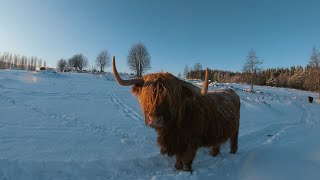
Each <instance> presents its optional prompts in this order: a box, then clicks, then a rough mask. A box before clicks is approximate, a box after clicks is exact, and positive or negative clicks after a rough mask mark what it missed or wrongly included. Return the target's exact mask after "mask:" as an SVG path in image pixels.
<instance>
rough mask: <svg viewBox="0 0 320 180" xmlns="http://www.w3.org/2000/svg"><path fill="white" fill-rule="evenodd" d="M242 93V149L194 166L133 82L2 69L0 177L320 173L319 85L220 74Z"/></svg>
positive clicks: (204, 157)
mask: <svg viewBox="0 0 320 180" xmlns="http://www.w3.org/2000/svg"><path fill="white" fill-rule="evenodd" d="M227 87H228V88H230V87H232V88H234V89H235V90H236V91H237V93H238V94H239V96H240V98H241V118H240V136H239V150H238V153H237V154H234V155H231V154H229V153H228V152H229V148H228V146H229V144H228V143H227V144H225V145H224V146H223V147H222V149H221V154H220V155H218V156H217V157H211V156H210V155H209V149H207V148H202V149H200V150H198V152H197V155H196V157H195V159H194V163H193V170H194V172H193V173H192V174H190V173H188V172H180V171H176V170H175V169H174V163H175V158H174V157H168V156H163V155H161V154H160V152H159V147H158V146H157V144H156V138H157V137H156V133H155V132H154V130H153V129H152V128H149V127H147V126H146V125H145V124H144V119H143V114H142V112H141V110H140V106H139V104H138V101H137V99H136V98H135V97H134V96H133V95H132V94H131V88H130V87H122V86H119V85H118V84H116V82H115V81H114V80H113V78H112V77H110V75H108V76H93V75H90V74H72V73H64V74H60V73H52V72H26V71H13V70H0V179H1V180H5V179H6V180H9V179H14V180H16V179H39V180H46V179H71V180H73V179H75V180H80V179H90V180H91V179H101V180H102V179H120V180H122V179H123V180H127V179H153V180H158V179H179V180H180V179H181V180H182V179H199V180H200V179H205V180H206V179H228V180H229V179H230V180H237V179H241V180H242V179H243V180H250V179H252V180H256V179H259V180H270V179H273V180H277V179H279V180H280V179H297V180H298V179H306V180H313V179H314V180H317V179H319V178H320V117H319V116H320V104H318V103H312V104H310V103H308V99H307V97H308V96H313V97H317V94H316V93H312V92H306V91H300V90H293V89H285V88H274V87H259V86H255V87H254V88H255V89H256V90H257V91H259V93H246V92H244V91H243V90H244V89H245V88H248V87H247V86H246V85H239V84H219V85H218V86H214V87H213V86H210V87H209V88H210V89H220V88H227Z"/></svg>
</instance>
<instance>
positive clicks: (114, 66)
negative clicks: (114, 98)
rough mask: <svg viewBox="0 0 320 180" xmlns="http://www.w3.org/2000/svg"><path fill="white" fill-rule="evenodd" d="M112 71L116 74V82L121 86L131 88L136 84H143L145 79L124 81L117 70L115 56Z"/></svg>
mask: <svg viewBox="0 0 320 180" xmlns="http://www.w3.org/2000/svg"><path fill="white" fill-rule="evenodd" d="M112 70H113V74H114V78H115V80H116V81H117V82H118V83H119V84H120V85H121V86H131V85H135V84H142V83H143V79H140V78H136V79H129V80H123V79H121V77H120V76H119V74H118V71H117V68H116V57H115V56H113V58H112Z"/></svg>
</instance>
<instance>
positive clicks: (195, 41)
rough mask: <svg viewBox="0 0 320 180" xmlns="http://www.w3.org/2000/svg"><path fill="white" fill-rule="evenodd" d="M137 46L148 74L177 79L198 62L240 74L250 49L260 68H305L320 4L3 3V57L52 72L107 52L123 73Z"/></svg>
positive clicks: (261, 0)
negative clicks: (43, 64) (78, 56)
mask: <svg viewBox="0 0 320 180" xmlns="http://www.w3.org/2000/svg"><path fill="white" fill-rule="evenodd" d="M137 42H143V43H144V44H145V45H146V46H147V48H148V49H149V52H150V54H151V58H152V59H151V66H152V69H151V70H150V72H157V71H161V70H163V71H168V72H172V73H174V74H177V73H178V72H181V73H182V72H183V69H184V67H185V65H186V64H188V65H189V67H192V66H193V65H194V64H195V63H196V62H200V63H201V64H202V66H203V67H209V68H212V69H223V70H232V71H241V70H242V66H243V64H244V63H245V60H246V55H247V53H248V50H249V49H250V48H253V49H255V50H256V52H257V56H258V57H259V58H260V60H263V65H262V66H263V67H264V68H269V67H278V66H280V67H290V66H292V65H306V64H307V61H308V59H309V57H310V54H311V50H312V47H313V46H314V45H315V46H316V47H318V48H319V47H320V1H319V0H299V1H297V0H208V1H205V0H193V1H191V0H157V1H156V0H0V52H4V51H8V52H12V53H19V54H22V55H27V56H33V55H34V56H38V57H41V58H43V59H45V60H46V61H47V65H49V66H51V67H52V66H53V67H56V62H57V60H58V59H60V58H69V57H71V56H72V55H73V54H75V53H83V54H84V55H85V56H86V57H87V58H88V60H89V63H90V67H91V66H92V65H94V60H95V58H96V56H97V54H98V53H99V52H100V51H101V50H102V49H107V50H108V51H109V52H110V53H111V55H115V56H116V57H117V64H118V68H119V71H128V69H129V68H128V66H127V64H126V61H127V60H126V59H127V55H128V51H129V49H130V47H131V46H132V45H133V44H135V43H137ZM107 70H109V71H110V68H108V69H107Z"/></svg>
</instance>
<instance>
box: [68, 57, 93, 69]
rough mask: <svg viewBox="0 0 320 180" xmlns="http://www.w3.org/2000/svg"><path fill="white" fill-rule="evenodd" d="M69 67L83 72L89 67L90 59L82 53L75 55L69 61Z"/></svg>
mask: <svg viewBox="0 0 320 180" xmlns="http://www.w3.org/2000/svg"><path fill="white" fill-rule="evenodd" d="M68 66H69V67H70V68H74V69H75V70H82V69H83V68H85V67H87V66H88V59H87V58H86V57H85V56H84V55H83V54H81V53H79V54H75V55H73V56H72V57H71V58H70V59H69V60H68Z"/></svg>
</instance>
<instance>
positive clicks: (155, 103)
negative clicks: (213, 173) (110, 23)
mask: <svg viewBox="0 0 320 180" xmlns="http://www.w3.org/2000/svg"><path fill="white" fill-rule="evenodd" d="M112 69H113V73H114V77H115V79H116V81H117V82H118V83H119V84H120V85H123V86H131V85H132V93H133V94H134V95H135V96H137V97H138V99H139V102H140V105H141V108H142V111H143V113H144V115H145V124H146V125H148V126H150V127H152V128H154V129H155V130H156V132H157V134H158V139H157V140H158V144H159V146H160V152H161V154H167V155H169V156H174V155H176V164H175V167H176V169H178V170H184V171H192V168H191V165H192V161H193V159H194V157H195V155H196V152H197V150H198V148H200V147H211V155H212V156H216V155H218V154H219V152H220V145H221V144H222V143H224V142H226V141H227V140H228V139H230V144H231V145H230V153H232V154H234V153H236V152H237V149H238V132H239V119H240V98H239V96H238V95H237V94H236V92H235V91H234V90H232V89H226V90H220V91H210V93H207V85H208V70H207V71H206V78H205V79H206V80H205V82H204V86H203V89H202V90H201V89H200V88H198V87H196V86H194V85H193V84H190V83H188V82H186V81H183V80H180V79H179V78H177V77H175V76H174V75H172V74H170V73H154V74H148V75H144V76H143V77H141V78H136V79H130V80H123V79H121V78H120V76H119V74H118V72H117V69H116V67H115V58H114V57H113V62H112Z"/></svg>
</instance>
